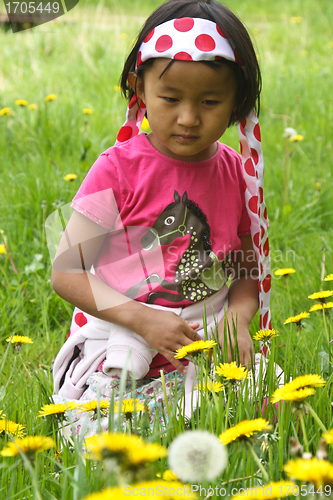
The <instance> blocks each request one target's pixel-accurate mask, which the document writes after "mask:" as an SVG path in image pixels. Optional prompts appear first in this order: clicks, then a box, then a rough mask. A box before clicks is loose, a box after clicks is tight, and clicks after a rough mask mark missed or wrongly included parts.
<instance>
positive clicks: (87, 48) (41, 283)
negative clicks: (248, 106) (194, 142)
mask: <svg viewBox="0 0 333 500" xmlns="http://www.w3.org/2000/svg"><path fill="white" fill-rule="evenodd" d="M159 4H160V2H156V1H153V0H149V1H148V0H147V1H145V2H142V1H140V0H124V1H122V2H121V3H120V2H118V1H117V2H116V1H105V2H95V1H94V2H92V1H89V2H88V1H87V0H81V1H80V4H79V6H77V7H75V9H73V10H72V11H71V12H70V13H69V14H67V15H66V16H63V17H62V18H59V20H57V22H54V23H50V24H46V25H43V26H40V27H37V28H34V29H33V30H30V31H29V30H28V31H25V32H21V33H17V34H12V33H10V32H7V33H5V32H0V46H1V66H0V90H1V94H0V109H2V108H4V107H7V106H8V107H10V108H11V110H12V111H13V114H12V115H11V116H0V157H1V176H0V192H1V197H0V229H1V230H2V231H3V235H4V237H5V239H6V242H7V245H8V249H9V252H10V255H11V257H12V259H13V262H14V264H15V266H16V269H17V271H18V273H17V274H16V273H15V272H14V270H13V267H12V265H11V263H10V261H9V258H8V256H6V255H0V310H1V312H0V315H1V322H0V409H2V410H3V411H4V413H5V414H6V415H7V417H8V418H9V419H10V420H13V421H15V422H20V423H22V424H24V425H25V426H26V432H27V434H31V435H39V434H40V435H41V434H44V435H51V436H55V437H56V439H57V447H58V449H59V448H60V446H61V443H60V441H59V440H60V438H59V436H57V433H56V431H55V425H54V423H52V422H48V421H45V420H44V419H41V418H37V412H38V410H39V409H40V407H41V406H42V405H44V404H46V403H48V398H49V396H50V395H51V394H52V377H51V367H52V363H53V360H54V358H55V356H56V354H57V352H58V351H59V348H60V346H61V345H62V344H63V342H64V340H65V338H66V335H67V332H68V327H69V323H70V318H71V312H72V309H73V308H72V306H70V305H69V304H67V303H65V302H64V301H63V300H61V299H60V298H59V297H57V296H56V294H55V293H54V291H53V290H52V288H51V286H50V269H51V261H50V258H49V255H48V250H47V245H46V238H45V231H44V221H45V219H46V217H47V216H48V215H49V214H50V213H52V212H53V211H54V210H55V207H56V206H58V205H59V204H65V203H69V202H70V200H71V199H72V197H73V196H74V194H75V192H76V190H77V189H78V187H79V185H80V183H81V181H82V180H83V178H84V176H85V175H86V172H87V171H88V169H89V167H90V166H91V165H92V163H93V162H94V161H95V159H96V158H97V157H98V155H99V154H100V153H101V152H103V151H104V150H105V149H107V148H108V147H110V146H112V144H113V143H114V141H115V137H116V134H117V131H118V130H119V128H120V126H121V124H122V122H123V120H124V114H125V107H126V105H125V102H124V101H123V100H122V99H121V96H120V94H119V92H117V91H115V90H114V86H116V85H118V81H119V76H120V72H121V69H122V64H123V62H124V59H125V57H126V54H127V52H128V51H129V49H130V47H131V44H132V40H133V39H134V38H135V36H136V35H137V32H138V30H139V28H140V26H141V25H142V23H143V22H144V19H145V17H146V16H147V15H148V14H149V12H151V10H153V9H154V8H155V7H157V6H158V5H159ZM229 6H230V7H231V8H232V9H234V10H235V12H236V14H238V15H239V16H240V17H241V19H242V20H243V21H244V22H245V24H246V26H247V27H248V29H249V31H250V33H251V36H253V39H254V41H255V45H256V48H257V52H258V55H259V58H260V63H261V67H262V72H263V94H262V107H261V116H260V123H261V129H262V141H263V148H264V157H265V196H266V204H267V209H268V214H269V220H270V248H271V257H272V268H273V270H274V269H276V268H281V267H293V268H295V269H296V273H295V274H293V275H291V276H289V277H288V278H285V279H284V278H281V279H273V290H272V316H273V327H274V328H276V329H277V330H278V331H279V335H280V336H279V337H278V338H277V339H276V342H275V345H274V347H273V349H272V359H274V360H275V362H277V363H278V364H279V365H281V367H282V368H283V370H284V372H285V380H286V381H287V380H289V377H295V376H297V375H300V374H306V373H318V374H322V376H323V377H324V378H325V379H326V380H328V381H329V383H328V384H327V385H326V387H325V388H322V389H317V391H316V394H315V396H313V397H312V398H311V404H312V406H313V408H314V409H315V410H316V412H317V413H318V415H319V417H320V418H321V420H322V421H323V422H324V423H325V426H326V427H327V428H330V427H332V426H333V422H332V417H331V406H330V402H331V401H332V388H331V376H332V365H331V363H330V355H331V353H330V349H331V344H328V340H329V339H327V335H326V334H327V333H328V335H329V336H330V337H331V335H332V319H331V316H330V315H328V316H326V322H325V323H324V321H323V316H322V314H321V313H312V314H311V317H310V318H309V319H308V320H304V328H303V329H302V330H296V328H295V326H290V325H286V326H284V321H285V319H286V318H287V317H289V316H291V315H296V314H299V313H300V312H302V311H308V310H309V307H310V306H311V305H312V301H311V300H310V299H308V298H307V297H308V295H309V294H311V293H313V292H315V291H319V290H320V289H326V290H327V289H330V288H331V287H330V282H327V283H323V282H322V277H323V276H326V275H327V274H329V273H332V272H333V251H332V250H333V249H332V246H333V238H332V236H333V230H332V227H333V205H332V194H331V189H332V165H333V161H332V160H333V154H332V137H333V125H332V123H333V99H332V92H331V87H332V71H333V70H332V65H331V62H330V61H331V60H332V55H333V36H332V31H331V26H332V22H333V4H332V2H329V1H328V0H317V1H316V2H313V1H310V0H302V2H301V1H298V0H290V1H288V2H287V1H284V0H277V1H275V2H267V1H264V0H258V1H256V2H250V1H249V0H244V1H239V2H229ZM0 8H1V9H3V7H2V6H1V7H0ZM292 17H296V18H300V17H301V18H302V19H301V20H300V19H298V21H299V20H300V21H301V22H296V23H293V22H292V21H293V20H292V19H291V18H292ZM294 21H295V19H294ZM124 33H125V34H126V35H127V37H124V36H122V34H124ZM48 94H55V95H56V96H57V99H56V100H54V101H53V102H49V103H45V102H44V98H45V96H47V95H48ZM16 99H26V100H27V101H28V102H29V103H35V104H37V106H38V109H37V110H29V109H27V108H19V107H18V106H17V105H16V104H15V100H16ZM85 107H87V108H91V109H93V114H92V115H84V114H83V113H82V109H83V108H85ZM287 126H289V127H294V128H295V129H296V130H297V132H298V133H299V134H302V135H303V136H304V140H303V141H301V142H298V143H290V144H288V149H287V150H286V149H285V139H284V138H283V137H282V136H283V132H284V128H285V127H287ZM223 140H224V141H225V142H226V143H227V144H229V145H231V146H232V147H234V148H235V149H238V137H237V132H236V129H235V128H232V129H229V130H228V131H227V133H226V134H225V136H224V138H223ZM290 148H293V150H292V151H291V150H290ZM286 151H287V156H286ZM84 152H85V157H84V159H83V156H84V155H83V153H84ZM284 168H287V171H289V177H288V179H287V181H286V174H285V173H284ZM67 173H75V174H77V176H78V178H77V180H75V181H73V182H72V183H67V182H65V181H64V180H63V176H64V175H66V174H67ZM284 185H286V186H287V195H288V196H287V198H285V199H284V195H283V190H284ZM0 243H1V241H0ZM325 325H326V329H325ZM256 330H258V321H257V318H256V319H255V321H254V322H253V324H252V325H251V333H254V332H255V331H256ZM12 334H17V335H28V336H30V337H31V338H32V339H33V341H34V344H33V346H30V345H24V346H22V349H21V352H20V353H17V352H16V351H15V350H14V349H12V346H11V345H9V344H7V343H6V341H5V339H6V338H7V337H9V336H10V335H12ZM330 337H329V338H330ZM267 386H268V392H269V394H271V393H272V392H273V391H274V390H275V388H276V382H275V381H274V378H273V373H271V372H270V371H269V375H268V380H267ZM232 398H233V399H232V401H231V404H230V406H231V407H233V408H234V414H233V419H232V422H233V423H236V422H239V421H241V420H242V419H251V418H253V417H255V416H257V415H258V412H257V410H256V408H257V406H256V405H254V404H248V401H247V400H246V398H244V400H243V398H239V400H238V401H236V399H235V396H234V395H232ZM263 398H264V396H263V395H262V394H261V395H259V399H258V405H259V407H261V405H262V403H263ZM264 416H265V418H268V419H270V421H271V422H272V421H273V419H277V422H278V423H277V424H276V427H275V434H276V436H277V437H278V438H279V439H278V440H277V441H276V442H272V444H271V445H270V446H271V447H272V449H271V451H272V457H273V458H272V459H271V461H269V459H268V458H267V457H266V459H267V462H264V465H265V466H267V470H268V471H270V474H271V479H272V480H273V479H274V480H278V479H279V478H281V477H282V474H281V472H280V471H281V467H282V465H283V463H285V462H286V461H287V459H288V457H289V437H290V436H294V437H295V436H298V435H299V436H300V439H301V438H302V434H301V432H300V431H299V420H297V415H296V414H295V413H293V412H292V411H291V408H290V407H289V405H288V404H282V405H281V404H280V409H279V411H277V410H276V408H275V407H274V406H273V405H269V406H267V407H266V409H265V411H264ZM225 419H226V410H225V407H224V403H222V399H221V400H220V407H219V410H218V411H217V410H216V408H214V406H212V405H211V404H210V403H209V402H208V401H205V402H204V404H203V406H202V408H201V410H200V411H199V414H198V415H196V416H194V417H193V420H192V423H191V425H193V426H198V427H200V428H207V429H208V430H210V431H212V432H214V433H219V432H221V430H222V429H223V425H224V422H225ZM305 425H306V431H307V435H308V438H309V446H310V450H311V451H312V453H315V450H316V447H317V445H318V442H319V440H320V436H321V433H322V432H321V430H320V428H319V427H318V424H317V423H316V422H315V420H314V419H313V418H312V417H311V415H308V416H306V417H305ZM184 429H185V423H184V421H183V420H181V419H180V420H178V419H176V416H173V417H172V418H171V425H170V426H169V427H168V428H167V432H166V435H165V437H164V438H163V440H164V442H165V444H169V443H170V442H171V441H172V440H173V439H174V438H175V437H176V436H177V435H178V434H179V433H180V432H182V431H183V430H184ZM299 433H300V434H299ZM151 439H156V435H155V436H152V437H151ZM0 440H1V442H0V447H2V445H5V444H6V443H7V441H8V438H7V437H0ZM79 449H80V447H79V445H77V448H76V451H75V450H74V451H73V450H71V449H69V447H68V446H67V445H66V446H64V447H63V449H62V452H61V463H60V464H59V463H58V462H57V461H55V460H54V458H53V457H54V454H53V452H50V453H48V452H45V453H43V454H41V455H40V456H38V459H37V460H36V464H35V469H34V470H35V473H36V481H37V483H38V490H37V489H36V485H35V486H33V485H32V477H33V476H32V475H31V473H29V471H27V470H26V469H25V468H24V466H22V465H21V464H22V460H21V459H20V458H17V459H5V458H1V459H0V498H1V499H23V498H43V499H53V498H56V499H57V500H58V499H61V500H71V499H74V498H75V499H77V500H79V499H80V498H83V496H84V495H86V494H88V493H89V492H90V491H96V490H100V489H101V487H102V484H103V483H104V484H108V483H107V482H105V475H103V474H102V472H101V471H100V469H99V468H97V470H96V471H95V470H94V468H93V467H92V466H91V463H90V462H89V461H88V462H86V463H85V462H84V460H83V459H82V457H81V455H80V452H79ZM256 451H257V453H258V454H259V455H260V454H261V453H262V452H261V450H260V448H259V446H257V447H256ZM328 451H329V458H330V459H331V460H332V459H333V455H332V452H331V450H328ZM264 458H265V456H264ZM17 465H19V467H17ZM166 467H167V465H166V462H165V461H162V463H161V466H160V469H161V471H163V470H164V469H165V468H166ZM256 471H257V466H256V464H255V463H254V461H253V460H252V459H251V458H250V457H249V455H248V454H247V453H246V452H245V451H242V450H241V449H240V448H239V447H238V446H236V445H231V447H230V448H229V465H228V468H227V469H226V471H225V473H224V474H223V477H222V481H228V480H230V479H233V478H244V477H247V476H253V474H254V473H255V472H256ZM111 476H112V475H111ZM258 477H259V479H260V475H259V476H254V477H253V478H252V479H248V480H243V479H240V480H239V481H238V482H237V483H231V484H229V485H227V486H226V488H227V494H228V495H229V494H230V491H231V487H232V486H234V487H237V488H240V487H246V486H250V485H254V484H256V481H257V480H258ZM110 481H111V483H110V484H112V477H111V479H110ZM113 481H114V478H113ZM113 484H114V483H113ZM38 491H39V495H40V496H38ZM36 492H37V493H36Z"/></svg>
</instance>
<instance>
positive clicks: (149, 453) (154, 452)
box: [128, 442, 168, 467]
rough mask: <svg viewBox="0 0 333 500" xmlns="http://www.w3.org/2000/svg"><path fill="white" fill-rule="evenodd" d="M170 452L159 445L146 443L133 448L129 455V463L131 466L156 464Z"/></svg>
mask: <svg viewBox="0 0 333 500" xmlns="http://www.w3.org/2000/svg"><path fill="white" fill-rule="evenodd" d="M167 454H168V450H167V449H166V448H164V446H161V445H160V444H158V443H144V442H142V443H141V444H140V445H138V446H136V447H133V448H132V449H131V450H130V452H129V453H128V462H129V464H130V465H131V466H136V467H137V466H138V465H144V464H146V463H148V462H156V461H157V460H159V459H160V458H164V457H166V456H167Z"/></svg>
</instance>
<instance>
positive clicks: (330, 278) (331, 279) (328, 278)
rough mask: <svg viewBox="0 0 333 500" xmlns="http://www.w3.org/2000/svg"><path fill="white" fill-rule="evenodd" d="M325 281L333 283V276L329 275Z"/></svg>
mask: <svg viewBox="0 0 333 500" xmlns="http://www.w3.org/2000/svg"><path fill="white" fill-rule="evenodd" d="M324 281H333V274H329V275H328V276H326V278H324Z"/></svg>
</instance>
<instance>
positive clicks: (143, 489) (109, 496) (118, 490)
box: [82, 479, 197, 500]
mask: <svg viewBox="0 0 333 500" xmlns="http://www.w3.org/2000/svg"><path fill="white" fill-rule="evenodd" d="M138 494H139V495H140V498H143V497H147V496H151V497H152V498H162V499H164V500H173V499H175V500H176V499H178V498H185V499H189V500H192V499H194V498H197V496H196V495H195V494H192V493H191V489H190V488H188V487H185V486H184V484H182V483H180V482H179V481H162V480H161V479H157V480H153V481H141V482H139V483H135V484H133V485H126V486H116V487H113V488H105V489H104V490H103V491H101V492H99V493H91V494H90V495H88V496H86V497H84V498H83V499H82V500H124V499H126V498H132V497H136V496H138Z"/></svg>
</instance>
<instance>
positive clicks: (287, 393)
mask: <svg viewBox="0 0 333 500" xmlns="http://www.w3.org/2000/svg"><path fill="white" fill-rule="evenodd" d="M325 384H326V382H325V380H324V379H323V378H322V377H321V376H320V375H317V374H309V375H301V376H300V377H296V378H294V380H292V381H291V382H288V383H287V384H285V385H284V386H282V387H280V388H279V389H277V390H276V391H275V392H274V394H273V396H272V403H277V402H278V401H281V400H285V401H295V402H297V401H298V402H299V401H303V400H304V399H305V398H307V397H309V396H312V395H313V394H314V393H315V388H316V387H323V386H324V385H325Z"/></svg>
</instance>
